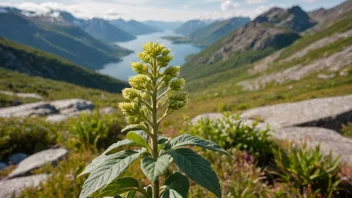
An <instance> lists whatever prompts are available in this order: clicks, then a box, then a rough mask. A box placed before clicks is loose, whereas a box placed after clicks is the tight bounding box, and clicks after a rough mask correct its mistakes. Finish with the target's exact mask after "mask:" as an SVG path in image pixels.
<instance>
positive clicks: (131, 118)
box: [126, 116, 142, 124]
mask: <svg viewBox="0 0 352 198" xmlns="http://www.w3.org/2000/svg"><path fill="white" fill-rule="evenodd" d="M141 121H142V119H141V117H140V116H127V117H126V122H127V123H128V124H140V123H141Z"/></svg>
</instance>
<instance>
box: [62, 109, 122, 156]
mask: <svg viewBox="0 0 352 198" xmlns="http://www.w3.org/2000/svg"><path fill="white" fill-rule="evenodd" d="M121 120H122V119H121V117H120V116H119V115H117V114H110V115H106V114H99V112H94V113H93V114H91V113H89V114H81V115H80V116H79V117H78V118H74V119H72V120H71V122H70V124H69V127H68V130H69V132H70V134H71V135H72V136H73V139H74V142H75V145H76V147H78V148H81V149H85V150H92V151H97V149H98V150H99V149H101V148H107V147H108V146H109V145H111V144H112V143H114V141H116V139H118V135H119V134H120V131H121V129H122V128H120V127H121V125H122V123H121Z"/></svg>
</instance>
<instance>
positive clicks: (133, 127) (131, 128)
mask: <svg viewBox="0 0 352 198" xmlns="http://www.w3.org/2000/svg"><path fill="white" fill-rule="evenodd" d="M136 130H144V127H143V126H142V125H140V124H131V125H128V126H126V127H125V128H123V129H122V130H121V133H127V132H130V131H136Z"/></svg>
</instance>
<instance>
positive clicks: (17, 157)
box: [8, 153, 28, 164]
mask: <svg viewBox="0 0 352 198" xmlns="http://www.w3.org/2000/svg"><path fill="white" fill-rule="evenodd" d="M27 157H28V155H27V154H24V153H15V154H13V155H10V157H9V160H8V161H9V164H18V163H20V162H21V161H22V160H24V159H26V158H27Z"/></svg>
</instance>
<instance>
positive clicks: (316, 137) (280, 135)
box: [274, 127, 352, 164]
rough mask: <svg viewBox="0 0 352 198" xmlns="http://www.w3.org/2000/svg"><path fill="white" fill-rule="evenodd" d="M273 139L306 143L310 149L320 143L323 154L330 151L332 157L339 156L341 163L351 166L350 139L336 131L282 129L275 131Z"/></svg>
mask: <svg viewBox="0 0 352 198" xmlns="http://www.w3.org/2000/svg"><path fill="white" fill-rule="evenodd" d="M274 138H276V139H281V140H292V141H294V142H295V143H297V144H300V143H301V141H306V142H307V145H308V146H311V147H313V146H316V145H317V144H319V143H320V149H321V152H322V153H323V154H325V155H328V154H329V152H330V149H331V151H332V154H333V156H334V157H336V156H337V155H341V160H342V161H344V162H346V163H349V164H352V139H350V138H346V137H343V136H342V135H340V134H339V133H337V132H336V131H333V130H330V129H324V128H318V127H284V128H280V129H276V131H275V133H274Z"/></svg>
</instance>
